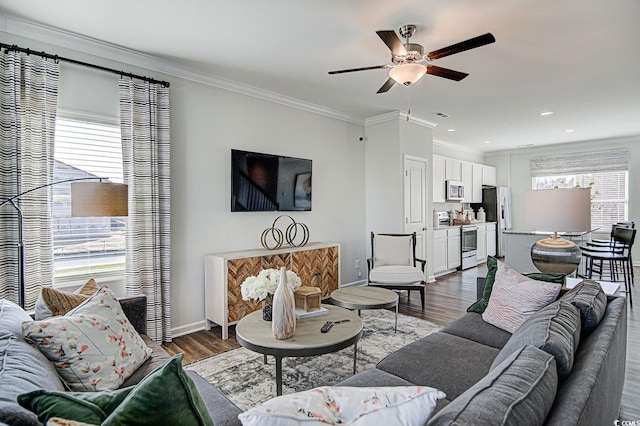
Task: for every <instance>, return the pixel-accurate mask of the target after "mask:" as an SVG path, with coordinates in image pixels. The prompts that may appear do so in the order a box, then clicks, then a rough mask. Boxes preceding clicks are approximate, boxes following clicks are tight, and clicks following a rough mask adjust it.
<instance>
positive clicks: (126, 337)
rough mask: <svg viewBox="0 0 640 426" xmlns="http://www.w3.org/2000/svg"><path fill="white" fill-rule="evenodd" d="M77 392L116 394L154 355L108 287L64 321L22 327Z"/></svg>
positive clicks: (57, 320) (59, 318) (27, 324)
mask: <svg viewBox="0 0 640 426" xmlns="http://www.w3.org/2000/svg"><path fill="white" fill-rule="evenodd" d="M22 334H23V335H24V337H25V339H26V340H27V341H29V342H31V343H32V344H34V345H35V346H36V347H37V348H38V349H39V350H40V352H42V353H43V354H44V355H45V356H46V357H47V358H48V359H49V360H50V361H51V362H52V363H53V365H54V366H55V368H56V370H57V371H58V374H59V375H60V377H62V379H63V380H64V381H65V382H66V384H67V385H68V386H69V388H70V389H71V390H74V391H97V390H114V389H117V388H118V387H119V386H120V385H121V384H122V383H123V382H124V381H125V380H126V379H127V377H129V376H130V375H131V374H133V372H134V371H136V369H137V368H138V367H139V366H140V365H142V363H143V362H145V360H146V359H147V358H149V356H150V355H151V349H149V348H148V347H147V345H145V343H144V341H143V340H142V338H141V337H140V335H139V334H138V333H137V332H136V331H135V329H134V328H133V326H132V325H131V324H130V323H129V320H128V319H127V317H126V316H125V315H124V313H123V311H122V308H121V307H120V303H119V302H118V300H117V299H116V296H115V294H114V293H113V291H111V289H110V288H109V287H107V286H103V287H102V288H100V289H99V290H98V291H97V292H96V293H95V294H94V295H93V296H91V297H90V298H89V299H87V300H86V301H84V302H83V303H82V304H80V305H79V306H77V307H76V308H74V309H72V310H71V311H69V312H68V313H67V314H65V315H64V316H57V317H51V318H49V319H46V320H41V321H26V322H24V323H23V324H22Z"/></svg>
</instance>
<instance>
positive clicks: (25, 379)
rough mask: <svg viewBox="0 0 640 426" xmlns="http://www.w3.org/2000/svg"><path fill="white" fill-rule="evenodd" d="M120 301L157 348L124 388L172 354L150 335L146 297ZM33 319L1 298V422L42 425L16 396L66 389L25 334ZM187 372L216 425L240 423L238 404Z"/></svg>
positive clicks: (128, 298) (137, 380) (131, 320)
mask: <svg viewBox="0 0 640 426" xmlns="http://www.w3.org/2000/svg"><path fill="white" fill-rule="evenodd" d="M119 301H120V305H121V306H122V308H123V311H124V313H125V315H126V316H127V318H128V319H129V322H131V324H132V325H133V326H134V328H135V329H136V331H138V333H140V334H141V336H142V338H143V339H144V341H145V343H146V344H147V346H148V347H150V348H151V349H152V350H153V353H152V355H151V357H150V358H149V359H148V360H147V361H145V363H144V364H142V365H141V366H140V368H138V369H137V370H136V371H135V372H134V374H133V375H132V376H131V377H129V378H128V379H127V380H126V381H125V382H124V383H123V384H122V386H121V387H122V388H124V387H127V386H132V385H135V384H136V383H138V382H140V380H142V378H144V377H145V376H146V375H148V374H149V373H151V372H152V371H153V370H155V369H156V367H159V366H160V365H162V364H164V363H165V361H167V360H169V359H170V356H169V354H168V353H167V352H165V350H164V349H163V348H162V347H161V346H159V345H157V344H156V343H154V342H153V341H152V340H151V339H149V338H148V337H147V336H146V312H147V311H146V307H147V301H146V298H145V297H144V296H133V297H124V298H120V299H119ZM30 319H31V318H30V317H29V315H27V313H26V312H25V311H24V310H22V309H20V308H19V307H18V306H17V305H15V304H12V303H8V302H6V301H5V300H3V299H0V424H8V425H41V423H40V422H39V421H38V418H37V417H36V415H35V414H33V413H32V412H30V411H28V410H26V409H24V408H22V407H21V406H20V405H18V403H17V402H16V397H17V396H18V395H20V394H22V393H26V392H30V391H33V390H37V389H46V390H52V391H64V386H63V384H62V382H61V380H60V378H59V376H58V374H57V373H56V371H55V369H54V368H53V366H52V364H51V362H49V360H48V359H47V358H46V357H45V356H44V355H42V354H41V353H40V352H39V351H38V349H36V348H35V347H33V346H31V345H30V344H28V343H27V342H26V341H25V340H24V338H23V337H22V331H21V324H22V322H23V321H29V320H30ZM187 374H188V375H189V377H190V378H191V380H192V381H193V382H194V384H195V386H196V388H197V390H198V393H199V394H200V396H201V397H202V399H203V401H204V403H205V405H206V407H207V410H208V411H209V415H210V416H211V418H212V419H213V423H214V424H215V425H216V426H218V425H239V424H240V422H239V420H238V414H240V412H241V410H240V409H239V408H238V407H236V406H235V405H234V404H233V403H232V402H231V401H230V400H229V399H227V397H226V396H224V395H223V394H222V393H220V391H218V389H216V388H215V387H213V386H211V385H210V384H209V383H207V381H206V380H204V379H203V378H202V377H200V376H199V375H198V374H196V373H194V372H193V371H187Z"/></svg>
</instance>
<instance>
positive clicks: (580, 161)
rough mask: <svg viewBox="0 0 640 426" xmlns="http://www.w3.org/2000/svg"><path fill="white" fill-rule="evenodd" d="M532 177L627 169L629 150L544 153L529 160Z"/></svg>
mask: <svg viewBox="0 0 640 426" xmlns="http://www.w3.org/2000/svg"><path fill="white" fill-rule="evenodd" d="M529 170H530V172H531V176H532V177H536V176H563V175H574V174H584V173H600V172H613V171H627V170H629V150H628V149H610V150H605V151H590V152H576V153H570V154H556V155H546V156H543V157H533V158H531V159H530V160H529Z"/></svg>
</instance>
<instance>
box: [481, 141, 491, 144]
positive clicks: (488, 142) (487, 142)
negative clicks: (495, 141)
mask: <svg viewBox="0 0 640 426" xmlns="http://www.w3.org/2000/svg"><path fill="white" fill-rule="evenodd" d="M482 143H486V144H490V143H491V141H484V142H482Z"/></svg>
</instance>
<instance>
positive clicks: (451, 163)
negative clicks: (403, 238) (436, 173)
mask: <svg viewBox="0 0 640 426" xmlns="http://www.w3.org/2000/svg"><path fill="white" fill-rule="evenodd" d="M444 166H445V169H444V178H445V180H458V181H460V180H462V161H460V160H454V159H453V158H445V161H444Z"/></svg>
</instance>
